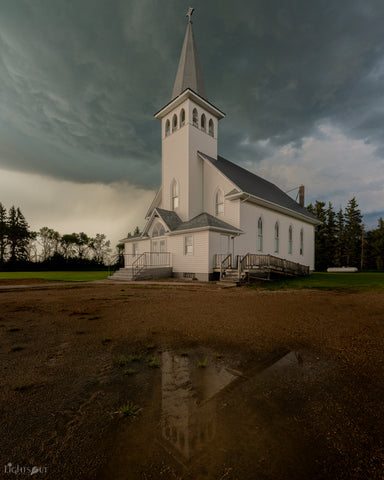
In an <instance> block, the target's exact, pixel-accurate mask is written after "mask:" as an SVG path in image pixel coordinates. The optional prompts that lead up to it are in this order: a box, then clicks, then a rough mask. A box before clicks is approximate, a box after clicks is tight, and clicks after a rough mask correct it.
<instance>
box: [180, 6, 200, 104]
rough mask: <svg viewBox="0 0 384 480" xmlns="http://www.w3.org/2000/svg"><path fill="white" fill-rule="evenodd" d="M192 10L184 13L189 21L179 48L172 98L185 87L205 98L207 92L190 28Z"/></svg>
mask: <svg viewBox="0 0 384 480" xmlns="http://www.w3.org/2000/svg"><path fill="white" fill-rule="evenodd" d="M193 10H194V9H193V8H189V10H188V13H187V15H186V16H187V17H188V18H189V21H188V25H187V31H186V33H185V38H184V43H183V49H182V50H181V56H180V61H179V67H178V69H177V74H176V80H175V85H174V87H173V92H172V100H173V99H174V98H176V97H177V96H178V95H180V93H182V92H184V90H185V89H187V88H190V89H191V90H193V91H194V92H195V93H197V94H198V95H200V97H202V98H204V99H205V100H207V92H206V91H205V85H204V80H203V74H202V73H201V67H200V61H199V55H198V53H197V48H196V44H195V37H194V35H193V29H192V22H191V16H192V13H193Z"/></svg>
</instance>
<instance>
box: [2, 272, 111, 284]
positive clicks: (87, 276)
mask: <svg viewBox="0 0 384 480" xmlns="http://www.w3.org/2000/svg"><path fill="white" fill-rule="evenodd" d="M109 275H111V273H110V272H108V271H95V272H92V271H91V272H0V280H8V279H9V280H20V279H25V278H37V279H40V280H49V281H51V280H54V281H63V282H89V281H91V280H103V279H104V278H107V277H108V276H109Z"/></svg>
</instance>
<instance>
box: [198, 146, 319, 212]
mask: <svg viewBox="0 0 384 480" xmlns="http://www.w3.org/2000/svg"><path fill="white" fill-rule="evenodd" d="M198 153H199V155H200V156H201V157H203V158H205V159H206V160H208V161H209V162H210V163H211V164H212V165H213V166H215V167H216V168H217V169H218V170H220V172H221V173H223V174H224V175H225V176H226V177H227V178H228V179H229V180H231V181H232V182H233V183H234V184H235V185H236V186H237V187H238V188H239V189H240V190H241V191H243V192H244V193H247V194H249V195H253V196H255V197H258V198H260V199H262V200H266V201H268V202H271V203H274V204H275V205H279V206H280V207H284V208H288V209H289V210H292V211H293V212H296V213H300V214H301V215H304V216H306V217H308V218H310V219H311V220H317V218H316V217H315V216H314V215H312V213H310V212H308V210H306V209H305V208H304V207H302V206H301V205H299V204H298V203H297V202H295V200H293V198H291V197H290V196H289V195H287V194H286V193H285V192H283V191H282V190H280V188H279V187H277V186H276V185H274V184H273V183H271V182H268V181H267V180H264V178H261V177H259V176H258V175H255V174H254V173H252V172H249V171H248V170H246V169H245V168H242V167H239V165H236V164H235V163H232V162H230V161H229V160H226V159H225V158H223V157H220V156H218V157H217V159H215V158H212V157H210V156H208V155H205V153H202V152H198ZM231 193H235V192H233V191H232V192H231Z"/></svg>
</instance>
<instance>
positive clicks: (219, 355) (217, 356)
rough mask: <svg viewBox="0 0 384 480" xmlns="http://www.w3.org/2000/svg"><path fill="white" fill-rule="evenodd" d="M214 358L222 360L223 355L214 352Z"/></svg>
mask: <svg viewBox="0 0 384 480" xmlns="http://www.w3.org/2000/svg"><path fill="white" fill-rule="evenodd" d="M215 357H216V358H223V354H222V353H219V352H216V353H215Z"/></svg>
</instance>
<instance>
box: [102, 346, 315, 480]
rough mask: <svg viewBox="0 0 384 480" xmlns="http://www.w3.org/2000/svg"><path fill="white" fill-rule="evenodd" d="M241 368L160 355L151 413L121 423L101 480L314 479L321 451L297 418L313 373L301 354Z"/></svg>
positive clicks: (191, 356)
mask: <svg viewBox="0 0 384 480" xmlns="http://www.w3.org/2000/svg"><path fill="white" fill-rule="evenodd" d="M239 363H240V362H239V361H234V360H233V359H232V360H231V359H230V358H226V356H224V357H223V358H217V355H216V354H215V353H214V352H213V351H211V350H209V349H206V348H202V347H199V348H196V349H193V350H191V351H189V352H188V355H181V354H180V353H178V352H174V351H172V350H168V351H164V352H162V354H161V372H158V373H159V375H161V381H160V380H159V379H158V378H157V380H156V381H154V384H153V399H152V402H148V403H150V406H149V407H147V408H144V409H143V412H142V416H141V417H140V418H137V419H136V420H134V421H133V422H131V423H128V422H124V420H122V423H123V424H124V425H123V426H122V427H121V431H120V432H117V434H116V437H115V440H114V442H113V447H112V455H111V458H110V461H109V462H108V465H107V466H106V468H104V469H103V470H102V472H100V476H99V477H98V478H100V479H101V478H102V479H105V480H108V479H114V480H118V479H120V478H121V479H123V478H124V479H126V478H129V479H147V478H152V479H156V478H167V479H198V478H204V479H217V480H219V479H226V480H230V479H232V478H233V479H235V478H241V479H242V480H247V479H254V478H260V479H267V478H282V479H283V478H284V479H286V478H290V479H295V478H297V479H299V478H310V477H311V474H312V473H313V472H312V471H311V468H313V465H314V462H315V459H314V452H316V450H313V445H312V441H311V438H310V437H311V434H310V432H309V431H306V429H305V428H303V426H302V421H301V420H300V416H302V417H305V414H304V415H303V411H305V408H304V407H303V405H304V406H305V404H306V403H308V401H309V400H308V398H309V393H308V391H307V389H306V388H305V382H307V381H308V375H309V373H310V374H311V375H312V376H313V375H314V371H313V369H312V367H311V369H312V370H311V372H309V369H308V368H307V367H308V365H307V362H306V361H305V359H303V357H302V356H301V355H299V354H298V353H296V352H282V353H280V354H278V355H276V356H274V357H273V358H271V359H269V361H267V362H264V363H263V364H259V365H250V362H243V364H244V365H247V367H246V368H245V367H244V368H243V369H242V368H241V364H239ZM313 380H315V379H313ZM135 381H136V382H139V381H140V378H139V376H138V377H137V378H136V380H135ZM296 407H297V408H296ZM303 409H304V410H303ZM302 420H303V422H304V420H305V419H304V418H303V419H302ZM300 422H301V423H300ZM318 447H319V445H318ZM315 463H316V462H315ZM312 478H313V475H312Z"/></svg>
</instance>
